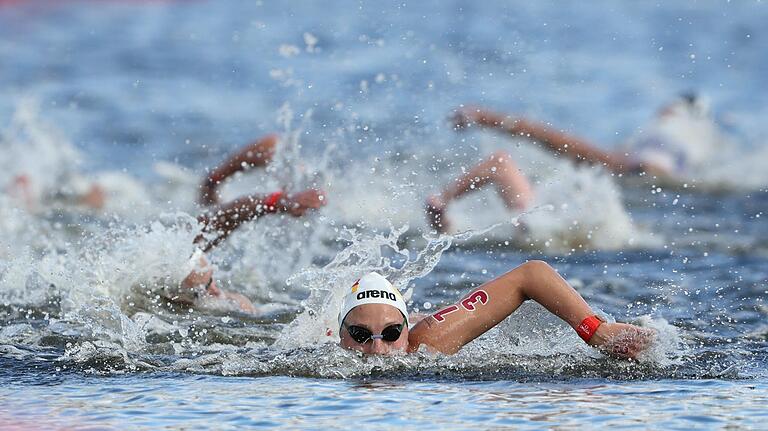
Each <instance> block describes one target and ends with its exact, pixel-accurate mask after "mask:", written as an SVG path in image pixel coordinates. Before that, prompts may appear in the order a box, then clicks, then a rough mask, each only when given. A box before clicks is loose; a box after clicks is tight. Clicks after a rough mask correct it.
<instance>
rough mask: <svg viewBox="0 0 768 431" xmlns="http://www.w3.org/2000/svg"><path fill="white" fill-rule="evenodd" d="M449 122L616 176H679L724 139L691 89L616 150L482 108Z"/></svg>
mask: <svg viewBox="0 0 768 431" xmlns="http://www.w3.org/2000/svg"><path fill="white" fill-rule="evenodd" d="M453 122H454V126H455V128H456V130H464V129H466V128H468V127H469V126H471V125H477V126H480V127H485V128H491V129H495V130H499V131H502V132H504V133H507V134H509V135H512V136H515V137H518V136H521V137H525V138H529V139H531V140H533V141H536V142H538V143H539V144H541V145H542V146H543V147H544V148H546V149H548V150H550V151H552V152H553V153H554V154H556V155H558V156H562V157H566V158H568V159H570V160H572V161H574V162H576V163H588V164H593V165H600V166H603V167H604V168H605V169H607V170H609V171H610V172H613V173H614V174H617V175H620V176H621V175H650V176H653V177H657V178H661V179H666V180H672V181H680V180H682V179H684V178H686V177H688V176H690V175H691V173H692V171H693V170H695V169H697V168H702V167H704V166H705V165H706V163H708V162H711V161H712V160H713V159H714V158H715V157H717V155H718V154H720V152H721V151H720V150H721V149H722V146H723V144H724V143H726V142H727V140H726V139H725V138H724V137H723V136H722V134H721V132H720V130H719V128H718V127H717V124H716V123H715V122H714V120H713V119H712V117H711V114H710V112H709V108H708V106H707V104H706V103H705V102H704V101H703V100H702V99H701V98H700V97H697V96H696V95H695V94H683V95H681V96H680V97H678V98H677V99H675V100H673V101H672V102H670V103H669V104H667V105H665V106H663V107H662V108H661V109H660V110H659V111H658V113H657V115H656V117H655V118H654V120H653V122H652V123H651V125H650V126H649V127H648V128H646V130H645V131H643V132H642V133H640V134H638V135H636V136H634V137H633V138H631V139H630V140H629V141H628V142H627V143H626V144H625V145H623V146H622V147H621V148H620V149H619V150H616V151H606V150H602V149H600V148H598V147H597V146H595V145H593V144H592V143H590V142H588V141H586V140H584V139H581V138H578V137H576V136H572V135H569V134H566V133H564V132H562V131H559V130H556V129H554V128H552V127H549V126H547V125H544V124H541V123H537V122H534V121H530V120H528V119H525V118H521V117H513V116H509V115H504V114H499V113H496V112H492V111H489V110H486V109H482V108H476V107H463V108H461V109H458V110H457V111H456V113H455V115H454V117H453Z"/></svg>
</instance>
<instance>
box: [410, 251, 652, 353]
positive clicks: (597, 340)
mask: <svg viewBox="0 0 768 431" xmlns="http://www.w3.org/2000/svg"><path fill="white" fill-rule="evenodd" d="M528 299H532V300H534V301H536V302H538V303H539V304H541V305H542V306H544V307H545V308H546V309H547V310H549V311H550V312H552V313H553V314H555V315H557V316H558V317H560V318H561V319H563V320H564V321H565V322H566V323H568V324H569V325H570V326H571V327H572V328H574V329H576V328H577V327H579V325H580V324H581V323H582V322H583V321H584V320H585V319H586V318H588V317H590V316H594V315H595V313H594V311H592V309H591V308H590V307H589V305H588V304H587V303H586V302H585V301H584V299H583V298H582V297H581V295H579V294H578V292H576V290H574V289H573V288H572V287H571V286H570V285H569V284H568V283H567V282H566V281H565V280H564V279H563V278H562V277H561V276H560V275H559V274H558V273H557V272H556V271H555V270H554V269H552V267H550V266H549V265H548V264H546V263H545V262H541V261H529V262H526V263H524V264H522V265H520V266H518V267H517V268H515V269H513V270H511V271H509V272H507V273H506V274H504V275H502V276H500V277H498V278H496V279H494V280H491V281H489V282H487V283H485V284H483V285H481V286H480V287H478V288H477V289H475V290H473V291H472V292H470V293H469V294H468V295H467V296H465V297H464V298H463V299H462V300H461V301H459V302H457V303H456V304H452V305H450V306H448V307H444V308H442V309H441V310H439V311H438V312H436V313H434V314H432V315H431V316H429V317H427V318H426V319H424V320H423V321H421V322H419V323H418V324H417V325H416V326H414V328H413V329H412V330H411V331H410V334H409V349H410V350H411V351H415V350H417V349H418V348H419V346H420V345H422V344H424V345H426V346H428V347H429V348H431V349H434V350H437V351H439V352H443V353H447V354H453V353H456V352H457V351H459V349H461V348H462V347H463V346H464V345H466V344H467V343H469V342H470V341H472V340H474V339H475V338H477V337H479V336H480V335H482V334H483V333H485V332H486V331H487V330H489V329H491V328H492V327H494V326H496V325H497V324H498V323H499V322H501V321H502V320H504V319H505V318H507V317H508V316H509V315H511V314H512V313H513V312H514V311H515V310H517V308H518V307H519V306H520V304H522V303H523V301H525V300H528ZM652 335H653V333H652V332H651V331H648V330H646V329H642V328H638V327H636V326H633V325H627V324H623V323H605V322H604V323H602V324H600V325H599V327H597V330H596V332H594V335H593V336H592V338H591V339H590V341H589V344H590V345H592V346H595V347H599V348H600V349H602V350H604V351H606V352H608V353H610V354H613V355H615V356H619V357H624V358H634V357H636V356H637V355H638V354H639V353H640V352H641V351H642V350H643V349H644V348H645V347H647V345H648V343H649V342H650V340H651V338H652Z"/></svg>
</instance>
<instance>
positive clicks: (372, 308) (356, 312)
mask: <svg viewBox="0 0 768 431" xmlns="http://www.w3.org/2000/svg"><path fill="white" fill-rule="evenodd" d="M404 320H405V319H404V318H403V315H402V314H401V313H400V310H398V309H397V308H395V307H392V306H390V305H386V304H364V305H358V306H357V307H355V308H353V309H352V311H350V312H349V314H347V317H346V318H345V319H344V325H343V327H342V328H341V331H340V337H341V347H344V348H345V349H351V350H357V351H360V352H363V353H366V354H373V355H390V354H394V353H403V352H405V350H406V348H407V347H408V326H407V325H403V323H404ZM392 325H403V331H402V333H401V334H400V338H398V339H397V340H396V341H392V342H389V341H384V340H382V339H380V338H377V339H374V340H368V341H366V342H365V343H358V342H357V341H355V340H354V339H353V338H352V336H350V335H349V331H348V330H347V327H350V326H359V327H362V328H365V329H367V330H369V331H371V333H373V334H375V335H379V334H381V333H382V331H384V329H385V328H387V327H389V326H392Z"/></svg>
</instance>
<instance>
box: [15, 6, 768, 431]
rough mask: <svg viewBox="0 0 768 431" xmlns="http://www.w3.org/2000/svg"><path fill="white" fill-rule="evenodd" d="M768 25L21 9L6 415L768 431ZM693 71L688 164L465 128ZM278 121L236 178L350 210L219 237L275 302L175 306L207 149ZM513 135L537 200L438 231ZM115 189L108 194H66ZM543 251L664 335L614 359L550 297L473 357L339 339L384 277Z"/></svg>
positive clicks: (446, 271)
mask: <svg viewBox="0 0 768 431" xmlns="http://www.w3.org/2000/svg"><path fill="white" fill-rule="evenodd" d="M766 20H768V10H767V9H766V6H765V5H764V4H763V3H762V2H754V1H744V2H682V1H681V2H676V1H673V2H663V3H659V4H657V3H647V2H609V1H604V2H603V1H598V2H589V3H583V2H554V1H552V2H502V1H484V2H462V1H419V2H412V3H411V2H398V3H389V4H382V3H381V2H355V3H344V2H338V3H333V2H296V3H292V4H286V3H285V2H260V1H259V2H256V1H254V2H237V1H202V0H200V1H99V2H86V1H65V2H62V1H43V0H39V1H0V60H1V61H2V65H1V66H0V88H2V92H1V93H0V94H2V95H3V97H0V128H1V130H2V137H1V138H0V145H1V146H2V149H3V154H4V155H3V156H2V158H1V159H0V164H1V166H0V167H1V168H2V172H0V186H1V187H3V188H4V190H5V193H4V194H3V195H1V196H0V427H3V428H11V429H12V428H16V429H37V428H41V427H42V428H48V429H57V428H58V429H101V428H125V427H126V426H130V427H131V428H137V429H140V428H144V429H158V428H199V427H209V428H230V429H234V428H242V427H279V426H280V427H287V428H308V429H317V428H321V427H340V428H352V427H360V426H365V427H366V428H370V429H392V428H403V427H405V428H416V427H433V428H434V427H437V428H439V429H467V428H483V429H485V428H501V427H510V428H516V429H517V428H531V429H540V428H576V427H583V426H610V427H616V428H619V427H625V428H665V429H694V428H755V429H759V428H764V427H765V420H766V416H768V414H766V409H765V407H764V406H765V405H766V401H768V363H767V359H768V323H766V317H768V304H766V302H765V299H766V297H767V296H768V281H767V279H768V227H766V223H765V219H766V217H768V215H766V213H767V212H768V189H767V188H766V187H768V173H767V172H768V171H766V169H765V166H766V163H768V151H767V150H766V141H767V140H768V139H767V137H768V126H766V123H765V122H764V121H763V119H764V118H765V117H766V114H768V112H767V111H766V110H767V109H768V107H766V104H765V98H764V97H763V92H762V91H761V90H762V89H763V88H764V87H765V86H766V78H765V77H766V76H768V57H766V56H765V55H764V53H765V52H766V48H768V34H767V33H765V31H764V27H765V22H766ZM691 90H695V91H699V92H700V93H701V94H703V95H704V96H706V98H707V100H708V101H709V103H710V104H711V107H712V112H713V117H714V119H715V120H716V122H717V124H718V125H719V127H720V128H721V130H722V132H723V134H724V135H726V136H727V137H728V139H727V141H724V142H723V143H722V148H721V153H720V154H719V155H718V157H717V158H716V159H715V160H712V162H711V163H710V164H709V165H707V166H706V169H703V170H700V171H698V172H695V173H694V174H692V175H691V177H690V178H688V179H686V180H684V181H681V182H680V183H675V184H661V183H659V184H657V183H656V182H655V181H654V180H653V179H647V178H646V179H640V180H627V179H624V178H617V177H615V176H612V175H610V174H609V173H606V172H605V171H603V170H601V169H599V168H590V167H583V166H582V167H575V166H573V165H571V164H569V163H567V162H565V161H563V160H559V159H555V158H552V157H550V156H549V155H547V154H544V153H543V152H542V151H541V150H539V149H537V148H536V146H535V145H533V144H531V143H530V142H525V141H524V140H519V139H510V138H507V137H503V136H499V135H496V134H493V133H490V132H482V131H469V132H465V133H461V134H457V133H455V132H454V131H452V130H451V128H450V126H449V125H448V123H447V121H446V118H447V117H448V116H449V114H450V112H451V110H452V109H454V108H455V107H457V106H459V105H460V104H470V103H471V104H480V105H486V106H490V107H492V108H495V109H498V110H503V111H508V112H512V113H516V114H518V115H526V116H530V117H533V118H536V119H539V120H541V121H547V122H551V123H552V124H553V125H555V126H556V127H558V128H562V129H564V130H568V131H570V132H573V133H576V134H578V135H580V136H582V137H584V138H586V139H589V140H592V141H594V142H596V143H597V145H599V146H602V147H603V148H614V147H616V146H617V145H620V144H621V143H622V142H624V141H626V140H627V139H629V138H630V137H631V136H633V135H635V134H636V133H638V132H639V131H641V130H642V129H643V128H644V127H646V126H647V125H648V124H649V122H650V121H652V118H653V116H654V114H655V112H656V111H657V110H658V109H659V107H661V106H662V105H664V104H665V103H666V102H668V101H669V100H671V99H672V98H674V97H675V95H676V94H678V93H680V92H683V91H691ZM270 132H276V133H279V134H280V135H281V137H282V143H281V150H280V152H279V154H278V156H277V160H276V163H275V164H274V165H273V166H272V167H271V168H270V169H268V170H267V171H266V172H265V171H260V172H257V173H254V174H253V175H250V174H249V175H244V176H243V177H242V178H238V179H237V180H236V181H233V182H232V183H231V184H228V185H227V186H226V187H225V190H224V193H225V195H226V196H228V197H234V196H237V195H239V194H241V193H252V192H259V193H266V192H271V191H272V190H274V189H276V188H278V187H280V186H281V185H288V186H289V187H290V188H291V189H300V188H303V187H307V186H315V187H322V188H324V189H326V190H327V191H328V196H329V202H328V206H327V207H325V208H324V209H323V210H321V211H320V212H319V213H317V214H314V215H312V216H310V217H307V218H303V219H291V218H280V217H272V218H265V219H263V220H259V222H258V223H251V224H250V225H248V226H247V227H246V228H244V229H242V231H240V232H238V233H236V234H235V235H233V237H232V238H230V240H228V241H227V243H226V244H224V245H223V246H222V247H220V248H218V249H217V250H216V251H215V252H214V253H213V254H212V255H211V259H212V262H213V263H214V264H215V265H216V266H217V267H218V270H217V280H218V282H219V283H220V284H221V285H223V286H225V287H227V288H229V289H231V290H234V291H237V292H240V293H242V294H244V295H246V296H247V297H249V298H251V299H252V300H253V301H254V302H255V303H256V304H257V305H258V306H259V309H260V312H259V314H258V315H257V316H248V315H243V314H240V313H237V312H234V311H233V310H230V309H226V308H220V307H219V308H217V307H209V308H205V307H203V308H197V309H191V310H190V309H183V308H180V307H174V306H172V305H170V304H168V303H166V302H165V301H164V300H163V299H162V298H161V297H160V296H159V294H158V292H159V291H161V290H162V289H163V287H166V286H167V285H169V284H173V283H174V281H173V280H179V279H180V278H181V277H183V276H184V268H185V263H186V261H187V258H188V257H189V256H190V254H191V253H192V251H193V247H192V245H191V244H192V240H193V239H194V238H195V236H196V235H197V229H198V227H197V225H196V223H195V222H194V216H195V215H197V214H198V213H199V212H200V211H201V210H202V209H201V208H199V207H198V206H196V205H195V203H194V199H195V193H196V187H197V185H198V184H199V183H200V181H201V179H202V177H203V175H204V173H205V169H206V168H210V167H212V166H214V165H215V164H216V163H218V162H219V161H221V160H222V159H223V158H224V157H225V156H226V155H227V154H228V153H230V152H232V151H234V150H235V149H236V148H238V147H239V146H241V145H243V144H245V143H247V142H250V141H251V140H253V139H255V138H256V137H258V136H260V135H262V134H266V133H270ZM497 150H505V151H508V152H510V153H511V154H512V155H513V158H514V159H515V160H516V162H517V163H518V164H519V165H520V168H521V169H522V170H523V172H525V173H526V174H528V175H529V176H530V177H531V179H532V181H533V184H534V192H535V194H536V198H535V200H536V201H535V204H534V209H533V210H531V211H529V212H528V213H526V214H516V213H514V212H510V211H508V210H506V209H505V208H504V206H503V205H502V204H501V202H500V200H499V199H498V197H496V196H495V194H494V193H493V190H486V191H482V192H479V193H474V194H472V195H470V196H468V197H467V198H466V199H464V200H462V201H460V202H457V203H456V204H455V205H454V206H452V207H451V209H450V211H449V215H450V216H451V217H452V218H453V220H454V222H455V223H454V224H455V225H456V227H457V230H458V231H459V232H463V233H460V234H458V235H456V236H442V237H436V236H434V235H430V234H428V233H426V232H427V226H426V223H425V218H424V215H423V201H424V198H425V197H426V196H427V195H428V194H430V193H434V192H436V191H437V190H439V188H440V186H441V185H442V184H445V183H447V182H448V181H450V180H451V179H452V178H455V176H456V175H458V174H460V173H461V172H462V170H463V169H466V168H468V167H469V166H471V165H472V164H474V163H476V162H478V161H480V160H482V159H483V158H485V157H487V155H488V154H490V153H491V152H492V151H497ZM19 175H25V176H26V178H27V179H28V181H29V182H30V183H29V184H28V187H29V190H30V195H29V196H28V199H27V198H20V197H19V195H18V193H14V190H17V189H14V181H15V179H16V178H18V176H19ZM90 181H98V182H99V183H100V184H101V185H102V186H103V187H104V188H105V189H106V190H107V202H106V207H105V208H104V210H103V211H98V212H96V211H90V210H85V209H83V208H79V207H76V206H73V205H72V204H71V201H68V200H67V199H66V197H62V196H61V193H58V194H57V192H56V191H57V190H59V191H60V189H61V187H62V184H67V187H69V186H70V185H72V184H74V185H72V187H74V188H77V187H82V184H87V183H88V182H90ZM489 228H490V229H489ZM534 258H535V259H543V260H546V261H548V262H549V263H550V264H552V265H553V266H554V267H555V268H556V269H557V270H558V271H559V272H560V273H561V274H562V275H563V276H564V277H565V278H566V279H567V280H568V281H569V282H571V283H572V284H573V285H574V287H576V289H577V290H578V291H579V292H580V293H581V294H582V295H583V296H584V297H585V298H586V299H587V301H588V302H590V304H592V305H593V306H594V307H595V308H596V309H599V310H600V311H601V312H603V313H605V314H606V315H608V316H610V317H611V318H615V319H617V320H622V321H630V322H634V323H638V324H640V325H644V326H648V327H652V328H655V329H657V330H658V331H659V341H658V342H657V343H656V344H655V345H654V346H653V347H652V349H651V350H650V351H649V352H648V353H647V354H646V355H644V356H643V357H642V358H641V359H640V360H639V361H633V362H628V361H621V360H616V359H612V358H607V357H604V356H602V355H601V354H599V353H598V352H596V351H594V350H592V349H590V348H589V347H587V346H585V345H584V344H583V343H582V342H581V341H580V340H579V339H578V337H577V336H576V335H575V334H574V333H573V331H572V330H571V329H570V328H568V327H566V326H565V325H564V324H562V323H560V322H559V321H557V319H556V318H553V317H552V316H550V315H549V314H548V313H547V312H546V311H544V310H543V309H541V308H540V307H538V306H535V305H532V304H526V305H524V306H523V307H521V309H520V310H518V312H517V313H515V315H513V316H512V317H511V318H509V319H507V320H506V321H505V322H503V323H502V324H501V325H499V326H498V327H497V328H495V329H494V330H492V331H490V332H489V333H487V334H486V335H484V336H483V337H481V338H480V339H478V340H476V341H474V342H473V343H471V344H470V345H468V346H467V347H466V348H465V349H464V350H462V351H461V352H460V353H459V354H457V355H455V356H452V357H446V356H441V355H431V354H428V353H419V354H416V355H412V356H409V357H394V358H380V357H361V356H359V355H357V354H354V353H352V352H348V351H344V350H341V349H340V348H339V347H337V346H336V345H335V344H334V343H333V342H332V341H333V340H332V339H331V340H329V337H327V336H326V335H325V329H326V328H327V327H328V326H329V325H332V322H333V321H334V320H335V319H336V312H337V311H336V310H337V309H336V307H337V301H338V299H339V297H340V295H341V292H342V291H343V289H344V287H345V286H348V285H349V283H351V282H352V281H354V280H355V279H356V278H357V277H359V275H360V274H361V273H364V272H366V271H369V270H374V269H375V270H378V271H380V272H382V273H383V274H385V275H387V276H388V277H389V278H390V279H391V280H392V281H393V282H394V283H395V284H396V285H398V286H399V287H400V288H401V289H403V290H404V291H405V292H406V296H408V297H409V298H410V302H411V304H410V305H411V308H412V309H414V310H419V311H425V310H434V309H436V308H437V307H439V306H441V305H444V304H448V303H450V302H453V301H454V300H455V299H457V298H458V297H460V296H461V295H462V294H463V293H464V292H466V291H467V290H468V289H470V288H472V287H474V286H477V285H479V284H480V283H482V282H484V281H487V280H489V279H491V278H492V277H494V276H497V275H500V274H503V273H504V272H505V271H507V270H509V269H511V268H513V267H515V266H517V265H519V264H520V263H522V262H525V261H526V260H528V259H534ZM177 282H178V281H176V283H177ZM329 341H331V342H329Z"/></svg>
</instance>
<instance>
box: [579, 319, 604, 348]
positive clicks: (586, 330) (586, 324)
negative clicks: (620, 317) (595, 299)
mask: <svg viewBox="0 0 768 431" xmlns="http://www.w3.org/2000/svg"><path fill="white" fill-rule="evenodd" d="M602 324H603V321H602V320H600V318H598V317H597V316H589V317H587V318H586V319H584V320H582V321H581V323H579V326H577V327H576V333H577V334H579V337H581V339H582V340H584V341H585V342H587V343H589V340H591V339H592V336H593V335H595V332H597V328H599V327H600V325H602Z"/></svg>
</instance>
